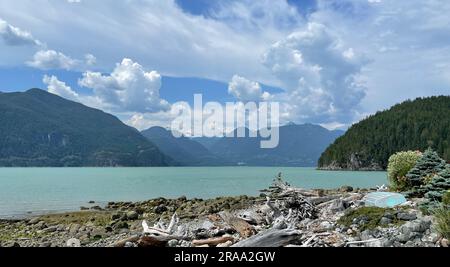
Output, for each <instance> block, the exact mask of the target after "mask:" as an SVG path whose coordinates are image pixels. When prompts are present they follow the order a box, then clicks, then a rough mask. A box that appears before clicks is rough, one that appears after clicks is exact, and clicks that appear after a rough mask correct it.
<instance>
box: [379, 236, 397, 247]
mask: <svg viewBox="0 0 450 267" xmlns="http://www.w3.org/2000/svg"><path fill="white" fill-rule="evenodd" d="M394 241H395V240H393V239H390V238H383V239H382V240H381V247H392V246H393V245H394Z"/></svg>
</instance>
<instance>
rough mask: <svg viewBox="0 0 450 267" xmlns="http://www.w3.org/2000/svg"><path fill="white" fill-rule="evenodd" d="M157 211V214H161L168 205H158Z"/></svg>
mask: <svg viewBox="0 0 450 267" xmlns="http://www.w3.org/2000/svg"><path fill="white" fill-rule="evenodd" d="M154 211H155V213H156V214H161V213H164V212H166V211H167V207H166V206H165V205H163V204H161V205H159V206H158V207H155V210H154Z"/></svg>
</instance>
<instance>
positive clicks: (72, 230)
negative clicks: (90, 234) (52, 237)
mask: <svg viewBox="0 0 450 267" xmlns="http://www.w3.org/2000/svg"><path fill="white" fill-rule="evenodd" d="M80 227H81V226H80V225H79V224H71V225H70V227H69V234H70V235H72V236H74V235H76V234H77V233H78V231H79V230H80Z"/></svg>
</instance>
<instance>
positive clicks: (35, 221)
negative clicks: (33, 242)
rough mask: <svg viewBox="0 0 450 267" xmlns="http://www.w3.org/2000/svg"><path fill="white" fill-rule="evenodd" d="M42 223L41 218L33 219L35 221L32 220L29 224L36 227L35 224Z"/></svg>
mask: <svg viewBox="0 0 450 267" xmlns="http://www.w3.org/2000/svg"><path fill="white" fill-rule="evenodd" d="M40 221H41V219H40V218H33V219H31V220H29V221H28V224H29V225H34V224H37V223H38V222H40Z"/></svg>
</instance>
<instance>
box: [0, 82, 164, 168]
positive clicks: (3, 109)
mask: <svg viewBox="0 0 450 267" xmlns="http://www.w3.org/2000/svg"><path fill="white" fill-rule="evenodd" d="M0 133H1V134H0V166H7V167H14V166H17V167H28V166H33V167H44V166H45V167H47V166H51V167H79V166H166V165H169V164H172V160H171V159H170V158H169V157H167V156H165V155H164V154H163V153H161V152H160V151H159V149H158V148H157V147H156V146H155V145H154V144H153V143H151V142H150V141H148V140H147V139H146V138H145V137H143V136H142V135H141V134H140V133H139V132H138V131H137V130H136V129H134V128H131V127H129V126H126V125H125V124H123V123H122V122H121V121H120V120H119V119H117V118H116V117H114V116H112V115H110V114H107V113H104V112H103V111H100V110H97V109H92V108H88V107H86V106H84V105H82V104H79V103H76V102H72V101H69V100H66V99H64V98H61V97H59V96H56V95H53V94H50V93H47V92H46V91H43V90H39V89H31V90H28V91H26V92H18V93H0Z"/></svg>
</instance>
